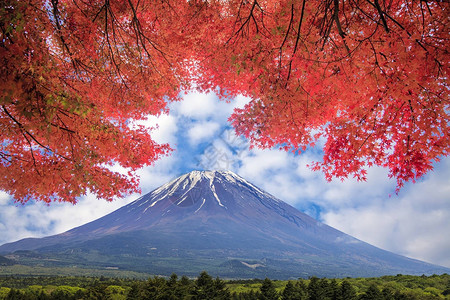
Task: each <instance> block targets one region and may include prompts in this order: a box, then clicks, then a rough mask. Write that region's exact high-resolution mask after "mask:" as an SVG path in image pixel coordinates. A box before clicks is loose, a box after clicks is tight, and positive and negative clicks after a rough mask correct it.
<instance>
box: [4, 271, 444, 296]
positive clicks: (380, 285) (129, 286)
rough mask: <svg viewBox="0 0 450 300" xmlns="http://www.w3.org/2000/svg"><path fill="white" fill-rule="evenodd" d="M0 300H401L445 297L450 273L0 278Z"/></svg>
mask: <svg viewBox="0 0 450 300" xmlns="http://www.w3.org/2000/svg"><path fill="white" fill-rule="evenodd" d="M0 299H24V300H28V299H40V300H47V299H48V300H50V299H51V300H53V299H64V300H72V299H73V300H79V299H113V300H126V299H130V300H132V299H139V300H141V299H152V300H172V299H174V300H175V299H192V300H195V299H205V300H211V299H236V300H247V299H249V300H252V299H257V300H260V299H261V300H262V299H264V300H287V299H295V300H303V299H304V300H316V299H317V300H365V299H376V300H385V299H386V300H403V299H405V300H406V299H417V300H421V299H450V275H447V274H443V275H439V276H438V275H433V276H409V275H397V276H383V277H379V278H346V279H327V278H317V277H311V278H309V279H307V280H306V279H298V280H291V281H279V280H270V279H268V278H266V279H264V280H259V279H254V280H235V281H224V280H222V279H220V278H213V277H211V276H210V275H209V274H208V273H207V272H202V273H201V274H200V275H199V276H198V277H197V278H196V279H189V278H187V277H186V276H183V277H181V278H179V277H178V276H177V275H175V274H173V275H172V276H170V277H169V278H164V277H152V278H149V279H148V280H133V279H119V278H105V277H100V278H91V277H0Z"/></svg>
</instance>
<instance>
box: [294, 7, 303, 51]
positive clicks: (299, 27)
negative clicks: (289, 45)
mask: <svg viewBox="0 0 450 300" xmlns="http://www.w3.org/2000/svg"><path fill="white" fill-rule="evenodd" d="M305 3H306V0H303V4H302V12H301V14H300V21H299V23H298V28H297V38H296V40H295V46H294V51H293V54H295V52H296V51H297V46H298V41H299V40H300V30H301V28H302V22H303V16H304V14H305Z"/></svg>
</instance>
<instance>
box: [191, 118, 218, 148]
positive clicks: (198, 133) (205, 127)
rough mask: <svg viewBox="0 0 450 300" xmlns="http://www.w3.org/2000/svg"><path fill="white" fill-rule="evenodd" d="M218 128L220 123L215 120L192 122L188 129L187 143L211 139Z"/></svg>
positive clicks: (193, 143) (192, 143)
mask: <svg viewBox="0 0 450 300" xmlns="http://www.w3.org/2000/svg"><path fill="white" fill-rule="evenodd" d="M219 129H220V125H219V123H217V122H211V121H205V122H198V123H194V124H193V126H192V127H191V128H189V130H188V137H189V143H190V144H191V145H195V144H198V143H201V142H203V141H205V140H208V139H211V137H213V136H214V135H215V134H216V133H217V131H218V130H219Z"/></svg>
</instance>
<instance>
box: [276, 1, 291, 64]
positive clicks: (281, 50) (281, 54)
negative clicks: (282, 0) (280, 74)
mask: <svg viewBox="0 0 450 300" xmlns="http://www.w3.org/2000/svg"><path fill="white" fill-rule="evenodd" d="M293 20H294V4H292V8H291V19H290V20H289V25H288V28H287V30H286V34H285V35H284V39H283V42H282V43H281V46H280V64H279V67H280V68H281V61H282V56H283V46H284V44H285V43H286V40H287V38H288V35H289V31H290V30H291V26H292V22H293Z"/></svg>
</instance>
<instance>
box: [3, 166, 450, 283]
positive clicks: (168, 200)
mask: <svg viewBox="0 0 450 300" xmlns="http://www.w3.org/2000/svg"><path fill="white" fill-rule="evenodd" d="M374 226H376V224H374ZM0 253H1V254H7V253H14V257H16V258H17V261H18V262H20V263H24V264H39V265H41V266H42V265H43V266H77V267H90V268H92V267H95V268H104V269H120V270H122V269H124V270H133V271H138V272H146V273H151V274H160V275H170V274H171V273H173V272H175V273H177V274H180V275H188V276H197V275H198V274H199V272H201V271H202V270H206V271H208V273H210V274H211V275H213V276H220V277H222V278H264V277H266V276H267V277H270V278H279V279H286V278H298V277H309V276H318V277H347V276H349V277H372V276H380V275H388V274H399V273H401V274H411V275H421V274H440V273H445V272H447V273H448V272H450V269H448V268H444V267H440V266H436V265H431V264H428V263H425V262H421V261H418V260H414V259H410V258H407V257H403V256H400V255H397V254H394V253H391V252H388V251H385V250H382V249H379V248H376V247H374V246H371V245H369V244H367V243H365V242H362V241H360V240H358V239H355V238H353V237H351V236H349V235H347V234H345V233H343V232H340V231H338V230H336V229H334V228H332V227H330V226H327V225H325V224H323V223H320V222H318V221H316V220H314V219H313V218H311V217H309V216H308V215H306V214H304V213H302V212H300V211H298V210H297V209H295V208H294V207H292V206H290V205H288V204H286V203H285V202H283V201H281V200H278V199H276V198H275V197H273V196H272V195H270V194H268V193H266V192H264V191H262V190H261V189H259V188H258V187H256V186H254V185H253V184H251V183H249V182H248V181H246V180H245V179H243V178H241V177H240V176H238V175H236V174H234V173H232V172H226V171H193V172H191V173H188V174H185V175H183V176H181V177H179V178H177V179H175V180H173V181H171V182H169V183H167V184H165V185H163V186H161V187H159V188H158V189H156V190H154V191H152V192H151V193H149V194H146V195H144V196H142V197H141V198H139V199H137V200H136V201H134V202H132V203H130V204H128V205H126V206H123V207H122V208H120V209H118V210H116V211H114V212H113V213H111V214H109V215H106V216H104V217H102V218H100V219H97V220H95V221H93V222H90V223H88V224H85V225H82V226H80V227H76V228H74V229H71V230H69V231H67V232H65V233H62V234H58V235H54V236H49V237H44V238H39V239H34V238H33V239H31V238H29V239H23V240H20V241H17V242H14V243H8V244H5V245H3V246H0Z"/></svg>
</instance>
